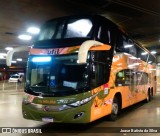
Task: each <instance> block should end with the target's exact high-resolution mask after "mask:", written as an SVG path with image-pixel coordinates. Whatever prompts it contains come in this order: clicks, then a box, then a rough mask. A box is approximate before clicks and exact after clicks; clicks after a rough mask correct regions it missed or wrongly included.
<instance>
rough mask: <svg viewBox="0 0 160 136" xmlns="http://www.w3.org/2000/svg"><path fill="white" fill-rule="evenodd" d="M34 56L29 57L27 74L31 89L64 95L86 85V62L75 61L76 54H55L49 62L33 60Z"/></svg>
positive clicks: (37, 91) (36, 91)
mask: <svg viewBox="0 0 160 136" xmlns="http://www.w3.org/2000/svg"><path fill="white" fill-rule="evenodd" d="M34 58H35V57H31V58H30V60H31V63H30V64H29V66H28V76H27V87H29V88H30V89H31V91H32V89H33V90H34V92H35V93H43V94H54V96H56V95H57V96H61V95H63V96H64V95H70V94H75V93H76V91H78V90H83V88H84V87H85V86H86V85H87V70H86V64H78V63H77V54H74V55H71V54H70V55H57V56H54V57H52V59H51V61H49V62H42V61H40V62H35V61H33V59H34ZM32 61H33V62H32Z"/></svg>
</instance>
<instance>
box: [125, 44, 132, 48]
mask: <svg viewBox="0 0 160 136" xmlns="http://www.w3.org/2000/svg"><path fill="white" fill-rule="evenodd" d="M132 46H133V45H132V44H127V45H125V46H124V48H131V47H132Z"/></svg>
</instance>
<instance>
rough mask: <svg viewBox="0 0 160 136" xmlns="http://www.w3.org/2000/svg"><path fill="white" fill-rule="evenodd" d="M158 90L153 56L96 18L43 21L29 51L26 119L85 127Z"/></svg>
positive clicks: (115, 27) (93, 16) (25, 100)
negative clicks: (82, 125)
mask: <svg viewBox="0 0 160 136" xmlns="http://www.w3.org/2000/svg"><path fill="white" fill-rule="evenodd" d="M155 92H156V71H155V57H154V56H153V55H152V54H151V53H150V52H149V51H148V50H147V49H145V48H144V47H142V46H141V45H140V44H139V43H137V42H135V41H134V40H132V39H131V38H129V36H128V35H127V34H126V33H124V32H123V31H122V30H121V29H119V28H118V27H117V26H116V25H115V24H114V23H113V22H111V21H109V20H108V19H106V18H105V17H102V16H99V15H88V16H69V17H62V18H57V19H53V20H50V21H47V22H46V23H45V24H44V25H43V26H42V28H41V31H40V34H39V36H38V37H37V39H36V41H35V42H34V44H33V46H32V47H31V49H30V53H29V58H28V64H27V72H26V87H25V95H24V98H23V103H22V113H23V117H24V118H25V119H31V120H37V121H45V122H59V123H61V122H64V123H89V122H92V121H95V120H97V119H99V118H101V117H104V116H106V115H108V116H109V117H110V119H111V120H115V119H116V118H117V115H118V114H119V112H120V111H121V110H122V109H124V108H126V107H128V106H130V105H133V104H135V103H137V102H140V101H142V100H146V101H147V102H149V101H150V100H151V99H152V97H153V96H154V95H155Z"/></svg>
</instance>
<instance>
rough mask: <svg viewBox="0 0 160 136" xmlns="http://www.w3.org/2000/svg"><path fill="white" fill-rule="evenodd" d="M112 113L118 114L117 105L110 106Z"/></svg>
mask: <svg viewBox="0 0 160 136" xmlns="http://www.w3.org/2000/svg"><path fill="white" fill-rule="evenodd" d="M112 113H113V114H115V115H117V114H118V104H117V103H113V104H112Z"/></svg>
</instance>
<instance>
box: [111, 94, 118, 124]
mask: <svg viewBox="0 0 160 136" xmlns="http://www.w3.org/2000/svg"><path fill="white" fill-rule="evenodd" d="M118 112H119V103H118V98H117V97H114V99H113V103H112V111H111V114H110V115H109V118H110V120H111V121H115V120H116V119H117V116H118Z"/></svg>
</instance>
